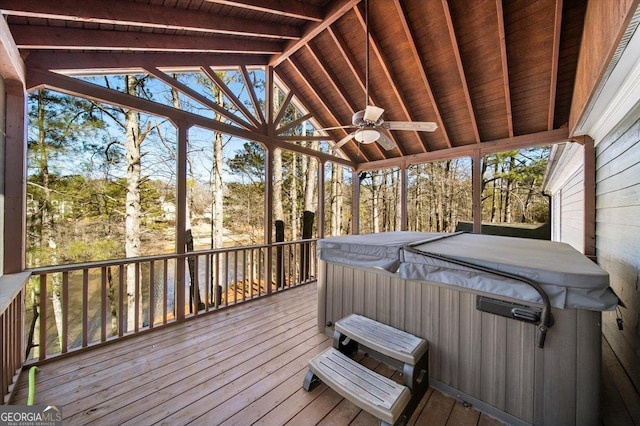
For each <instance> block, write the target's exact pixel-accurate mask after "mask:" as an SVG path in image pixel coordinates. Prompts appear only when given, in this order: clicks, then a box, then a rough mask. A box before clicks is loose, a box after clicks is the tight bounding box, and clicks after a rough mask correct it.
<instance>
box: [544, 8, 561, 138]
mask: <svg viewBox="0 0 640 426" xmlns="http://www.w3.org/2000/svg"><path fill="white" fill-rule="evenodd" d="M553 27H554V28H553V55H552V58H551V75H550V76H549V78H550V79H551V84H550V85H549V86H550V89H549V119H548V122H547V130H551V129H553V122H554V119H555V114H556V89H557V85H558V61H559V60H560V36H561V29H562V0H556V12H555V21H554V26H553Z"/></svg>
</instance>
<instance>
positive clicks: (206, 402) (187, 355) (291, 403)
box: [12, 284, 640, 426]
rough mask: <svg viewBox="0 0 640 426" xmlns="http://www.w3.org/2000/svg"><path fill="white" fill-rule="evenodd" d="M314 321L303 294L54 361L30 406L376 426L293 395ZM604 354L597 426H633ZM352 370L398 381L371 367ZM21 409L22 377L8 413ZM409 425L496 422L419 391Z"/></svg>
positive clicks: (635, 416)
mask: <svg viewBox="0 0 640 426" xmlns="http://www.w3.org/2000/svg"><path fill="white" fill-rule="evenodd" d="M316 311H317V298H316V285H315V284H308V285H304V286H301V287H298V288H294V289H291V290H288V291H285V292H282V293H279V294H277V295H274V296H272V297H268V298H263V299H260V300H254V301H251V302H248V303H244V304H241V305H238V306H235V307H231V308H228V309H224V310H221V311H218V312H216V313H214V314H211V315H205V316H201V317H198V318H197V319H195V320H191V321H187V322H185V323H182V324H180V325H176V326H172V327H167V328H164V329H161V330H157V331H155V332H152V333H147V334H145V335H139V336H136V337H132V338H130V339H125V340H122V341H119V342H116V343H113V344H111V345H107V346H103V347H100V348H96V349H95V350H91V351H87V352H84V353H80V354H77V355H73V356H69V357H67V358H64V359H59V360H55V361H52V362H50V363H47V364H45V365H44V366H42V367H41V368H40V373H39V374H38V376H37V394H36V401H35V403H36V404H39V405H58V406H61V407H62V413H63V416H64V424H65V425H76V424H78V425H79V424H82V425H84V424H88V423H92V424H105V425H114V424H131V425H147V424H167V425H180V424H189V423H191V424H198V425H199V424H202V425H217V424H225V425H249V424H262V425H284V424H290V425H313V424H331V425H356V424H362V425H373V424H377V421H376V419H374V418H373V417H372V416H370V415H369V414H368V413H366V412H363V411H362V410H360V409H359V408H357V407H356V406H354V405H353V404H351V403H349V402H348V401H345V400H344V399H343V398H342V397H340V396H339V395H338V394H336V393H335V392H333V391H332V390H330V389H328V388H327V387H326V386H324V385H320V386H319V387H318V388H316V389H315V390H314V391H313V392H310V393H307V392H305V391H304V390H303V389H302V381H303V378H304V375H305V373H306V371H307V364H308V361H309V359H311V358H312V357H313V356H315V355H316V354H318V353H320V352H321V351H322V350H324V349H325V348H326V347H328V346H330V345H331V340H330V339H329V338H328V337H327V336H326V335H324V334H322V333H320V332H319V331H318V329H317V320H316ZM604 346H605V348H604V352H603V355H604V356H603V359H604V362H603V373H604V372H605V371H606V373H605V374H604V376H605V379H604V381H603V402H604V404H605V405H604V406H603V424H605V425H609V424H610V425H613V424H616V425H619V424H630V425H633V424H638V421H639V419H640V414H639V413H638V411H639V410H640V404H638V401H640V399H639V398H638V395H637V393H633V394H632V395H628V392H629V389H628V385H626V386H627V387H626V388H625V384H624V381H623V377H622V376H621V373H620V367H619V365H617V366H616V365H615V362H614V361H615V357H614V356H613V354H612V353H608V352H607V348H608V345H607V344H606V343H605V345H604ZM609 351H610V349H609ZM612 358H613V359H612ZM361 362H362V363H364V364H367V366H368V367H369V368H373V369H375V370H376V371H378V372H379V373H381V374H385V375H387V376H389V377H393V378H397V379H398V380H400V377H399V376H400V373H399V372H397V371H394V370H392V369H390V368H388V367H386V366H385V365H384V364H379V363H377V362H376V361H375V360H374V359H372V358H364V359H362V360H361ZM622 374H623V373H622ZM621 383H622V384H621ZM26 399H27V374H22V375H21V378H20V381H19V382H18V383H17V385H16V390H15V392H14V395H13V399H12V403H13V404H26ZM629 405H631V406H629ZM410 424H417V425H428V424H438V425H456V426H457V425H491V424H499V422H497V421H496V420H494V419H492V418H490V417H488V416H486V415H484V414H481V413H479V412H478V411H477V410H474V409H473V408H467V407H464V406H463V405H462V404H461V403H460V402H458V401H456V400H455V399H453V398H449V397H447V396H445V395H443V394H442V393H440V392H438V391H436V390H432V389H429V391H428V392H427V394H426V395H425V397H424V398H423V400H422V401H421V404H420V405H419V407H418V408H417V409H416V411H415V413H414V416H413V417H412V419H411V423H410Z"/></svg>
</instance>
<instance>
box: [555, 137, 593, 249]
mask: <svg viewBox="0 0 640 426" xmlns="http://www.w3.org/2000/svg"><path fill="white" fill-rule="evenodd" d="M556 149H557V148H556ZM561 150H562V154H561V155H560V158H558V159H557V161H558V162H557V165H556V166H555V167H554V170H553V174H552V176H549V177H547V185H546V190H547V191H548V192H549V193H550V194H551V196H552V200H553V204H552V209H551V214H552V218H551V223H552V229H553V233H552V235H551V239H552V240H553V241H561V242H563V243H567V244H569V245H571V246H573V247H574V248H575V249H576V250H578V251H580V252H583V249H584V231H583V229H584V191H583V187H584V167H583V163H584V162H583V158H584V153H583V152H584V149H583V147H582V145H580V144H578V143H568V144H565V145H564V146H563V147H562V148H561ZM554 155H556V156H557V155H558V152H555V153H554Z"/></svg>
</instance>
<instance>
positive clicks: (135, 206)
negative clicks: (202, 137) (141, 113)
mask: <svg viewBox="0 0 640 426" xmlns="http://www.w3.org/2000/svg"><path fill="white" fill-rule="evenodd" d="M125 80H126V89H127V94H129V95H133V96H135V94H136V90H137V85H138V79H137V78H136V77H134V76H125ZM125 132H126V157H127V187H126V207H125V256H126V257H137V256H140V223H141V214H140V209H141V206H140V181H141V178H142V171H141V161H140V160H141V151H140V144H141V142H142V141H141V140H140V118H139V117H138V112H137V111H134V110H132V109H130V110H127V111H125ZM135 295H136V279H135V264H128V265H127V330H128V331H131V330H133V329H134V327H135V314H136V312H135V308H136V305H135ZM140 306H142V304H140Z"/></svg>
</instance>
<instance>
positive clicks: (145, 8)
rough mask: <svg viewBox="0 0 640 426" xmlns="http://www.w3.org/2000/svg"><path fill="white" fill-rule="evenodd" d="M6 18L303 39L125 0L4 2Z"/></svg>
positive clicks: (290, 32)
mask: <svg viewBox="0 0 640 426" xmlns="http://www.w3.org/2000/svg"><path fill="white" fill-rule="evenodd" d="M0 10H2V12H3V13H4V14H8V15H16V16H24V17H28V18H39V19H59V20H63V21H74V22H90V23H92V24H108V25H127V26H133V27H143V28H161V29H163V30H164V29H169V30H177V31H194V32H203V33H214V34H227V35H241V36H251V37H261V38H262V37H266V38H284V39H292V40H294V39H299V38H300V35H301V33H300V30H299V29H298V28H296V27H294V26H290V25H282V24H277V23H272V22H265V21H256V20H251V19H244V18H237V17H232V16H219V15H216V14H210V13H202V12H198V11H194V10H186V9H177V8H167V7H162V6H154V5H149V4H144V3H134V2H130V1H124V0H109V1H102V0H83V1H81V2H79V1H76V0H56V1H46V0H2V3H0Z"/></svg>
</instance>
